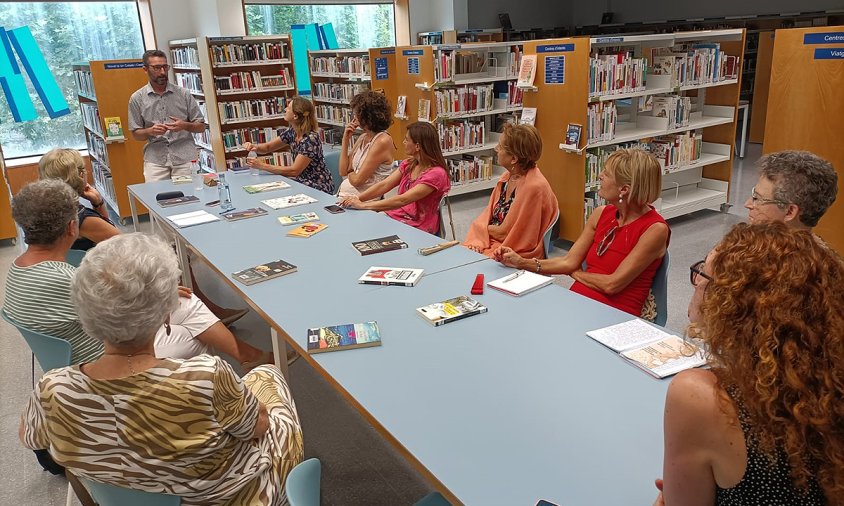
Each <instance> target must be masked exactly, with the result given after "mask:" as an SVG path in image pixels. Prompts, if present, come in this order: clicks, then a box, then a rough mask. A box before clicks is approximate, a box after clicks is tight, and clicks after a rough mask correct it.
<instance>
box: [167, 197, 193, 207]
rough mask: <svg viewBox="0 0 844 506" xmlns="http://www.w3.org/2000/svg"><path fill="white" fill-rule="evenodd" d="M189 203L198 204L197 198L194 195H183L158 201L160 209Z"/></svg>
mask: <svg viewBox="0 0 844 506" xmlns="http://www.w3.org/2000/svg"><path fill="white" fill-rule="evenodd" d="M191 202H199V197H197V196H195V195H185V196H182V197H174V198H172V199H164V200H159V201H158V205H160V206H161V207H173V206H180V205H182V204H190V203H191Z"/></svg>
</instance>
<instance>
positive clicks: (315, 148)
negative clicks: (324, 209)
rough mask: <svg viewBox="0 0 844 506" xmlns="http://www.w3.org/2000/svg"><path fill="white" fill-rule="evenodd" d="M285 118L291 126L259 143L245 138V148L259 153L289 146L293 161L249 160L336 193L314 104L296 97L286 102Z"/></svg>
mask: <svg viewBox="0 0 844 506" xmlns="http://www.w3.org/2000/svg"><path fill="white" fill-rule="evenodd" d="M284 119H285V121H287V124H288V125H290V126H289V127H287V128H285V129H283V130H281V132H280V133H279V136H278V137H277V138H275V139H273V140H271V141H269V142H264V143H260V144H253V143H251V142H244V143H243V148H244V149H246V150H247V151H252V150H254V151H255V152H256V153H258V154H262V153H271V152H273V151H278V150H280V149H288V148H289V149H290V152H291V153H292V154H293V165H272V164H269V163H266V162H262V161H261V160H258V159H257V158H247V159H246V164H247V165H249V166H250V167H256V168H258V169H261V170H265V171H267V172H272V173H273V174H278V175H280V176H287V177H289V178H291V179H293V180H294V181H298V182H300V183H302V184H304V185H307V186H310V187H311V188H314V189H316V190H320V191H323V192H325V193H328V194H333V193H334V179H332V177H331V173H330V172H329V171H328V168H327V167H326V166H325V157H324V156H323V154H322V142H320V140H319V134H318V133H317V131H318V130H319V125H317V119H316V112H315V111H314V104H313V103H311V101H310V100H308V99H306V98H302V97H293V98H292V99H290V100H289V101H288V102H287V108H286V109H285V110H284Z"/></svg>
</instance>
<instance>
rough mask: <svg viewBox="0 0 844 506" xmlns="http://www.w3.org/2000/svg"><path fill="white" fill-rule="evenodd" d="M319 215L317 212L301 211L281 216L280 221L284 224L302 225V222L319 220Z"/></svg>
mask: <svg viewBox="0 0 844 506" xmlns="http://www.w3.org/2000/svg"><path fill="white" fill-rule="evenodd" d="M318 219H319V216H317V213H299V214H292V215H289V216H279V217H278V222H279V223H281V224H282V225H285V226H287V225H300V224H302V223H307V222H309V221H317V220H318Z"/></svg>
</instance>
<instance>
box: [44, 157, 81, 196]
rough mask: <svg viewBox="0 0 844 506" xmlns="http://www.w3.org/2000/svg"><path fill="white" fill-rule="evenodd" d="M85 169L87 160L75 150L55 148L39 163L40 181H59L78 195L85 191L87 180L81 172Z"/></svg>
mask: <svg viewBox="0 0 844 506" xmlns="http://www.w3.org/2000/svg"><path fill="white" fill-rule="evenodd" d="M84 168H85V160H83V159H82V155H80V154H79V152H78V151H76V150H75V149H70V148H54V149H51V150H50V151H47V153H45V154H44V156H42V157H41V161H39V162H38V178H39V179H59V180H61V181H64V182H65V183H67V184H69V185H70V187H71V188H73V189H74V191H76V193H78V194H80V195H81V194H82V192H83V191H84V190H85V185H86V184H87V183H86V182H85V179H84V178H83V177H82V174H80V172H81V171H82V170H83V169H84Z"/></svg>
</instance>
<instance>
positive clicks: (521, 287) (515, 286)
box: [487, 270, 554, 297]
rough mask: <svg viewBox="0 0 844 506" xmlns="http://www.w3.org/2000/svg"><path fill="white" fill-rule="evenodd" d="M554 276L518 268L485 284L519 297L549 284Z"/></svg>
mask: <svg viewBox="0 0 844 506" xmlns="http://www.w3.org/2000/svg"><path fill="white" fill-rule="evenodd" d="M553 281H554V278H552V277H549V276H543V275H541V274H536V273H535V272H530V271H525V270H520V271H516V272H514V273H513V274H509V275H507V276H504V277H502V278H498V279H496V280H493V281H490V282H489V283H487V286H488V287H490V288H495V289H496V290H499V291H502V292H504V293H507V294H510V295H515V296H516V297H520V296H522V295H524V294H526V293H530V292H532V291H534V290H539V289H540V288H542V287H544V286H548V285H550V284H551V283H552V282H553Z"/></svg>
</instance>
